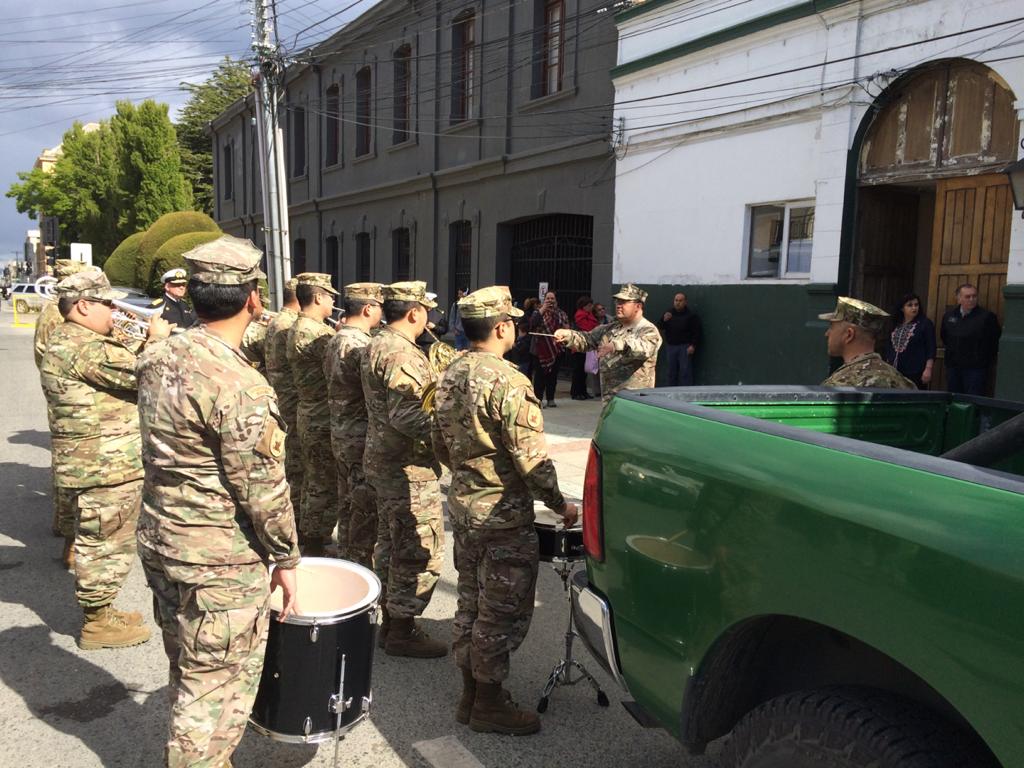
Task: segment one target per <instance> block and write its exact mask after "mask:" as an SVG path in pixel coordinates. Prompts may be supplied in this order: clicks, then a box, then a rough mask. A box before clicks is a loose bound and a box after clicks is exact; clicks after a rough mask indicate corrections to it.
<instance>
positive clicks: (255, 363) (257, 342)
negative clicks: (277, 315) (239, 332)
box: [240, 297, 267, 376]
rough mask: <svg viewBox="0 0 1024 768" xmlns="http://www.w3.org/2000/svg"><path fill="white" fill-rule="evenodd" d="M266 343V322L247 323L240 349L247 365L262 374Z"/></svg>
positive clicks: (264, 371)
mask: <svg viewBox="0 0 1024 768" xmlns="http://www.w3.org/2000/svg"><path fill="white" fill-rule="evenodd" d="M260 301H263V297H260ZM266 343H267V323H265V322H263V320H262V319H259V320H254V321H253V322H251V323H249V327H248V328H246V329H245V335H244V336H243V337H242V345H241V347H240V349H241V350H242V354H243V355H245V359H246V360H248V361H249V365H251V366H252V367H253V368H255V369H256V370H257V371H259V372H260V373H262V374H263V375H264V376H265V375H266V371H267V355H266Z"/></svg>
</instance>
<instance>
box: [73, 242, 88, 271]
mask: <svg viewBox="0 0 1024 768" xmlns="http://www.w3.org/2000/svg"><path fill="white" fill-rule="evenodd" d="M71 260H72V261H80V262H82V263H83V264H88V265H89V266H90V267H91V266H92V243H72V244H71Z"/></svg>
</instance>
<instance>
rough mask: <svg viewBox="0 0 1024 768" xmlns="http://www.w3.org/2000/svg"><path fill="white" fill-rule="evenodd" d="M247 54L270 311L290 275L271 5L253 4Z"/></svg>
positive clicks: (259, 0)
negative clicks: (251, 56) (251, 63)
mask: <svg viewBox="0 0 1024 768" xmlns="http://www.w3.org/2000/svg"><path fill="white" fill-rule="evenodd" d="M252 14H253V35H252V49H253V52H254V53H255V54H256V67H255V70H254V71H253V81H254V84H255V86H256V134H257V146H258V149H259V155H260V179H261V181H262V188H263V231H264V233H265V236H266V244H267V273H268V274H267V278H268V282H269V284H270V286H269V287H270V305H271V309H274V310H279V309H280V308H281V304H282V303H283V300H282V299H283V296H284V284H285V282H286V281H287V280H288V279H290V278H291V276H292V259H291V252H290V250H289V247H288V192H287V190H286V189H285V185H284V179H285V170H284V138H283V134H282V132H281V126H280V119H279V111H278V107H279V99H280V87H281V84H282V78H283V76H284V60H283V58H282V56H281V51H280V47H279V45H278V41H277V16H276V12H275V10H274V5H273V0H253V10H252Z"/></svg>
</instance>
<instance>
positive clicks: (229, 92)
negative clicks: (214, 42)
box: [177, 57, 252, 215]
mask: <svg viewBox="0 0 1024 768" xmlns="http://www.w3.org/2000/svg"><path fill="white" fill-rule="evenodd" d="M181 87H182V89H183V90H186V91H188V92H189V94H190V95H189V99H188V102H186V104H185V106H184V107H182V109H181V115H180V119H179V121H178V124H177V129H178V145H179V146H180V147H181V163H182V169H183V170H184V172H185V176H186V178H188V180H189V182H190V183H191V185H192V197H193V200H194V204H195V208H196V210H197V211H205V212H206V213H208V214H210V215H213V148H212V144H211V140H210V137H209V136H208V135H207V134H206V127H207V125H209V123H210V121H212V120H213V119H214V118H216V117H217V116H218V115H219V114H221V113H222V112H223V111H224V110H225V109H227V108H228V107H229V106H231V105H232V104H233V103H234V102H236V101H238V100H239V99H241V98H245V96H247V95H248V94H249V93H250V92H251V91H252V74H251V73H250V72H249V65H248V64H246V63H245V62H244V61H235V60H233V59H231V58H230V57H225V59H224V61H222V62H221V63H220V64H219V65H218V67H217V70H216V71H215V72H214V73H213V74H212V75H211V76H210V77H209V78H208V79H207V80H206V81H205V82H202V83H199V84H198V85H197V84H194V83H182V86H181Z"/></svg>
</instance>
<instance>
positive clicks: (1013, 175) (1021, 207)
mask: <svg viewBox="0 0 1024 768" xmlns="http://www.w3.org/2000/svg"><path fill="white" fill-rule="evenodd" d="M1020 145H1021V148H1022V149H1024V139H1022V140H1021V143H1020ZM1003 173H1005V174H1006V175H1007V177H1008V178H1009V179H1010V191H1011V192H1012V193H1013V207H1014V208H1016V209H1017V210H1018V211H1024V158H1021V159H1020V160H1018V161H1017V162H1016V163H1011V164H1010V165H1008V166H1006V167H1005V168H1003ZM1021 217H1022V218H1024V213H1022V214H1021Z"/></svg>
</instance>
